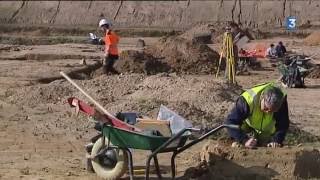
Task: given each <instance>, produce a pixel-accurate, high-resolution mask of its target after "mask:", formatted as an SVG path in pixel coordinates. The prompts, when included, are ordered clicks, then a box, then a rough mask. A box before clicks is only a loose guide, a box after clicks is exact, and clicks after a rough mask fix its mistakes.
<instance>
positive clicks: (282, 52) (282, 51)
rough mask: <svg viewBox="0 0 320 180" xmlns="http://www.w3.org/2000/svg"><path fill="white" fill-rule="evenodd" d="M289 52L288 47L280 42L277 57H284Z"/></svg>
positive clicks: (277, 47)
mask: <svg viewBox="0 0 320 180" xmlns="http://www.w3.org/2000/svg"><path fill="white" fill-rule="evenodd" d="M286 52H287V49H286V47H285V46H284V45H283V43H282V42H281V41H279V43H278V45H277V46H276V56H277V57H283V56H284V55H285V54H286Z"/></svg>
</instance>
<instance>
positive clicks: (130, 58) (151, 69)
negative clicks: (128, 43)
mask: <svg viewBox="0 0 320 180" xmlns="http://www.w3.org/2000/svg"><path fill="white" fill-rule="evenodd" d="M120 59H121V60H120V61H117V62H116V63H115V65H114V67H115V69H116V70H118V71H119V72H129V73H145V74H148V75H150V74H156V73H159V72H169V71H170V69H171V68H170V67H169V66H168V65H167V64H166V63H165V62H162V61H161V60H158V59H157V58H155V57H153V56H152V55H151V54H149V53H146V52H143V51H135V50H127V51H123V52H122V53H121V54H120Z"/></svg>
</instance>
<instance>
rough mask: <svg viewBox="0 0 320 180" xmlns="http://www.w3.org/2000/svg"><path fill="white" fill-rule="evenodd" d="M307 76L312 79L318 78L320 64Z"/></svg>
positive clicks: (319, 75)
mask: <svg viewBox="0 0 320 180" xmlns="http://www.w3.org/2000/svg"><path fill="white" fill-rule="evenodd" d="M307 77H308V78H313V79H317V78H320V66H316V67H315V68H314V69H313V70H312V71H311V72H310V74H308V76H307Z"/></svg>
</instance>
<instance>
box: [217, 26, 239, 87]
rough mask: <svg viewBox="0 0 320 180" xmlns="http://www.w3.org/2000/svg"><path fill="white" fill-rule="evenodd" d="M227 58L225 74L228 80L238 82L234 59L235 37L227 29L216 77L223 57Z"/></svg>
mask: <svg viewBox="0 0 320 180" xmlns="http://www.w3.org/2000/svg"><path fill="white" fill-rule="evenodd" d="M223 56H224V57H225V58H226V69H225V76H226V78H227V79H228V81H229V82H230V83H232V84H234V83H236V79H235V75H236V72H235V60H234V51H233V39H232V34H231V32H230V31H228V30H227V31H226V32H225V33H224V35H223V43H222V50H221V53H220V59H219V65H218V69H217V74H216V77H218V74H219V71H220V66H221V61H222V57H223Z"/></svg>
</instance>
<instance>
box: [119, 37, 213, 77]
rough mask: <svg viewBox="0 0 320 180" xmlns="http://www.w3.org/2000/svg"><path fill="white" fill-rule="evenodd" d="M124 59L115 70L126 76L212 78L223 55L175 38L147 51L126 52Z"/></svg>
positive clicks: (163, 41)
mask: <svg viewBox="0 0 320 180" xmlns="http://www.w3.org/2000/svg"><path fill="white" fill-rule="evenodd" d="M120 58H121V60H119V61H117V62H116V63H115V68H116V69H117V70H118V71H119V72H122V73H124V72H130V73H146V74H156V73H159V72H176V73H181V74H212V73H214V71H215V69H216V67H217V63H218V59H219V54H218V53H217V52H215V51H213V50H212V49H210V48H209V47H208V46H207V45H205V44H201V43H197V42H193V41H191V40H187V39H184V38H181V37H177V36H171V37H166V38H162V39H160V40H159V41H158V42H157V43H156V44H155V45H154V46H151V47H149V48H147V49H146V50H145V51H132V50H129V51H123V52H122V53H121V55H120Z"/></svg>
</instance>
